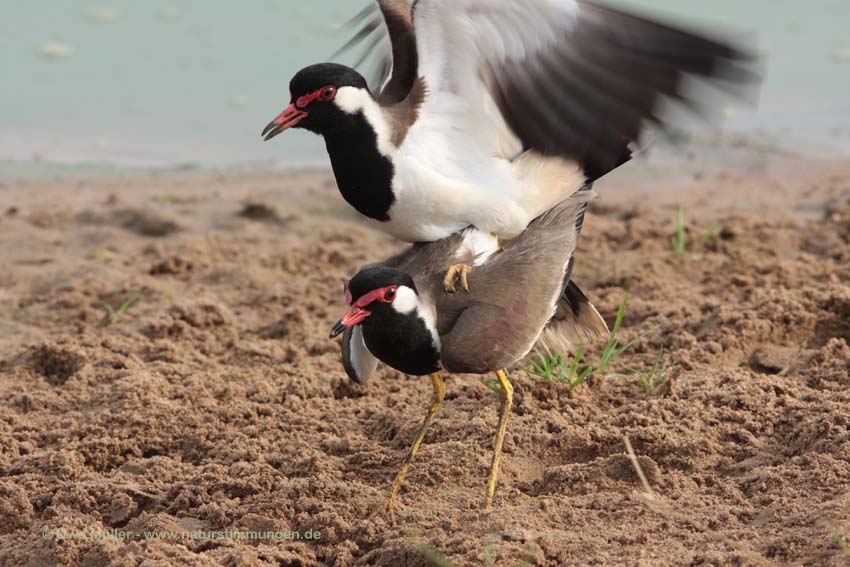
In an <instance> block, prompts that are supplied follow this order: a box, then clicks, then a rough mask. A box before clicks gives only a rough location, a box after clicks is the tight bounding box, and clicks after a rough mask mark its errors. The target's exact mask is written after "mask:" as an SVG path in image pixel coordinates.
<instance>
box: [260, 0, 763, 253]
mask: <svg viewBox="0 0 850 567" xmlns="http://www.w3.org/2000/svg"><path fill="white" fill-rule="evenodd" d="M355 22H358V23H359V25H362V29H361V30H360V32H359V33H357V35H356V36H355V37H354V38H353V39H352V41H350V42H349V44H348V45H347V46H346V47H348V48H350V47H352V46H354V45H357V44H358V43H361V42H363V41H368V42H369V43H367V54H369V53H372V52H374V51H375V50H376V49H380V48H381V46H382V45H383V44H382V43H381V39H382V38H383V37H384V36H385V35H387V34H388V35H389V38H390V45H391V52H389V51H388V53H387V56H388V57H387V59H386V60H385V63H386V64H385V65H384V66H383V68H384V69H385V70H386V72H385V79H384V80H383V81H382V83H381V84H382V87H381V88H380V89H376V90H375V91H373V90H370V88H369V86H368V82H367V80H366V79H365V78H364V77H363V76H362V75H361V74H360V73H358V72H357V71H355V70H354V69H351V68H349V67H345V66H342V65H337V64H333V63H322V64H318V65H312V66H310V67H306V68H304V69H302V70H301V71H299V72H298V73H297V74H296V75H295V77H294V78H293V79H292V81H291V83H290V94H291V101H290V102H291V104H290V105H289V107H287V108H286V110H284V111H283V112H282V113H281V114H280V115H279V116H278V117H277V118H275V119H274V120H273V121H272V122H271V123H270V124H269V125H268V126H267V127H266V128H265V130H264V131H263V135H265V136H266V139H267V140H268V139H271V138H273V137H274V136H276V135H278V134H279V133H281V132H282V131H284V130H286V129H288V128H304V129H307V130H310V131H312V132H315V133H318V134H321V135H322V136H324V138H325V143H326V145H327V150H328V154H329V155H330V158H331V163H332V165H333V170H334V174H335V176H336V181H337V185H338V186H339V189H340V191H341V193H342V195H343V197H344V198H345V200H346V201H348V203H350V204H351V205H352V206H353V207H354V208H355V209H357V210H358V211H359V212H360V213H361V214H363V215H364V216H366V217H368V218H370V219H373V220H374V221H376V222H377V223H379V225H380V226H381V228H383V230H385V231H386V232H388V233H390V234H392V235H393V236H395V237H397V238H399V239H401V240H404V241H408V242H422V241H434V240H438V239H441V238H444V237H446V236H448V235H450V234H452V233H455V232H457V231H459V230H463V229H465V228H468V227H470V226H472V227H475V228H477V229H479V230H481V231H483V232H484V233H488V234H493V235H495V236H496V237H498V238H499V239H500V240H505V239H510V238H513V237H516V236H517V235H518V234H519V233H521V232H522V231H523V229H525V227H526V226H527V225H528V223H529V222H530V221H531V219H533V218H535V217H537V216H538V215H540V214H541V213H543V212H544V211H546V210H548V209H549V208H551V207H552V206H553V205H554V204H556V203H558V202H561V201H562V200H564V199H565V198H567V197H568V196H569V195H571V194H572V193H573V192H575V191H577V190H578V189H580V188H581V187H583V186H585V185H586V184H587V182H588V181H593V180H595V179H597V178H598V177H600V176H602V175H604V174H606V173H608V172H609V171H611V170H612V169H614V168H616V167H618V166H619V165H621V164H623V163H624V162H626V161H628V160H629V159H630V158H631V149H630V148H631V147H632V144H633V143H634V142H637V141H639V139H640V138H641V134H642V133H643V131H644V129H645V127H646V126H647V124H651V123H655V124H656V125H661V126H663V125H664V123H663V122H662V117H661V116H660V113H659V109H660V105H661V103H662V102H663V101H664V100H667V99H669V100H675V101H677V102H679V103H683V104H684V105H686V106H688V107H690V108H691V109H692V110H696V111H698V110H699V108H700V104H699V101H698V100H697V99H696V98H695V96H696V94H697V91H693V92H691V90H690V89H686V88H685V87H686V84H685V79H686V77H688V76H696V77H701V78H703V79H710V80H713V81H714V82H715V84H717V85H718V86H721V87H730V88H731V87H736V86H740V85H742V84H747V83H752V82H754V81H755V80H756V76H755V75H754V73H752V72H751V67H752V63H753V62H754V58H753V56H752V55H751V54H750V53H748V52H747V51H745V50H743V49H739V48H738V47H735V46H733V45H731V44H729V43H726V42H724V41H721V40H716V39H710V38H708V37H703V36H701V35H699V34H696V33H692V32H688V31H683V30H681V29H676V28H674V27H671V26H669V25H665V24H661V23H658V22H655V21H652V20H649V19H646V18H643V17H639V16H636V15H632V14H629V13H626V12H623V11H620V10H617V9H614V8H611V7H607V6H605V5H602V4H599V3H597V2H594V1H590V0H512V1H510V2H505V1H501V0H416V1H414V2H413V3H412V4H411V3H410V2H409V1H408V0H377V1H376V2H374V3H372V4H370V5H369V6H368V7H367V8H366V9H365V10H364V11H362V12H361V13H360V15H359V16H357V17H356V18H355ZM390 69H391V72H390ZM686 91H687V92H686Z"/></svg>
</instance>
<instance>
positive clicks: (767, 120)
mask: <svg viewBox="0 0 850 567" xmlns="http://www.w3.org/2000/svg"><path fill="white" fill-rule="evenodd" d="M612 3H617V4H620V5H624V4H629V5H636V6H641V7H644V8H646V7H650V8H652V9H655V10H657V11H662V12H666V13H670V14H674V15H679V16H685V17H687V18H688V19H697V20H698V21H707V22H710V23H713V24H716V25H723V26H732V27H733V29H738V30H744V31H747V30H749V31H755V32H757V34H758V44H759V46H760V47H761V48H762V49H763V50H764V51H766V52H767V53H768V54H769V66H768V75H767V82H766V85H765V89H764V92H763V96H762V100H761V104H760V106H759V110H758V112H756V113H754V112H748V111H746V110H744V109H740V110H737V111H734V110H733V109H730V110H729V112H728V114H729V115H730V118H729V119H728V120H727V122H726V125H725V128H728V129H732V130H738V131H743V132H749V133H753V132H756V131H760V132H762V135H763V136H765V135H766V136H770V137H772V138H774V139H776V140H779V141H780V142H781V143H782V144H786V145H796V146H798V147H805V148H807V149H808V150H811V152H812V153H818V152H836V151H844V150H848V151H850V61H847V60H845V58H846V57H847V56H846V55H842V54H843V53H845V52H848V51H850V2H848V1H847V0H809V1H807V2H799V0H746V1H745V2H741V1H740V0H714V1H712V2H705V1H704V0H622V1H620V2H614V1H613V0H612ZM360 6H361V3H360V2H352V1H351V0H333V1H327V0H326V1H319V0H317V1H312V2H295V1H292V0H287V1H284V0H253V1H251V2H242V3H238V4H237V3H236V2H225V1H223V0H146V1H145V2H138V1H132V0H113V1H107V0H105V1H103V2H84V1H79V0H66V1H63V2H58V1H56V0H28V1H27V2H22V1H17V0H4V1H3V2H2V8H3V10H2V11H3V18H2V20H0V77H2V79H0V81H2V82H0V85H2V86H0V160H4V161H5V162H6V164H7V165H8V163H9V161H8V160H15V161H17V162H24V163H26V162H33V161H35V162H39V163H41V162H71V163H78V162H99V163H119V164H140V165H164V164H172V165H173V164H181V163H198V164H203V165H232V164H251V163H254V164H256V163H277V162H283V163H287V164H314V163H326V157H325V154H324V149H323V146H322V144H321V142H320V140H319V139H318V138H315V137H314V136H311V135H309V134H306V133H303V132H297V133H294V132H293V133H287V134H286V135H284V136H280V137H278V138H276V139H275V140H274V141H273V142H270V143H263V142H262V141H261V139H260V136H259V133H260V130H261V129H262V128H263V126H264V125H265V124H266V123H268V121H269V120H270V119H271V118H273V117H274V116H275V115H276V114H277V113H278V112H279V111H280V110H282V109H283V107H284V106H285V105H286V103H287V102H288V99H289V93H288V82H289V78H290V77H291V76H292V74H293V73H294V72H296V71H297V70H298V69H299V68H301V67H302V66H304V65H306V64H310V63H314V62H318V61H322V60H325V59H326V57H327V56H328V55H329V54H330V53H332V52H333V51H334V49H335V48H336V47H337V46H338V45H339V44H340V43H341V40H342V38H341V36H340V35H339V34H335V33H334V27H335V26H336V25H337V24H339V23H340V22H342V21H344V20H345V19H346V18H347V17H348V16H350V15H351V14H353V13H354V12H356V11H357V10H358V9H359V8H360ZM709 29H710V27H709Z"/></svg>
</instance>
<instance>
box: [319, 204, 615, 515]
mask: <svg viewBox="0 0 850 567" xmlns="http://www.w3.org/2000/svg"><path fill="white" fill-rule="evenodd" d="M594 195H595V194H594V193H593V192H592V191H590V190H585V191H580V192H577V193H575V194H574V195H573V196H571V197H570V198H568V199H567V200H565V201H563V202H562V203H560V204H558V205H556V206H555V207H553V208H552V209H550V210H549V211H547V212H545V213H544V214H543V215H541V216H540V217H538V218H537V219H535V220H534V221H532V222H531V223H530V225H529V226H528V227H527V229H526V230H525V231H524V232H523V233H521V235H520V236H518V237H517V238H514V239H512V240H510V241H508V242H506V243H505V244H504V246H503V247H502V248H500V249H499V250H497V251H493V252H491V253H490V254H489V255H488V256H487V257H485V258H480V257H475V256H474V255H475V246H474V245H470V242H468V240H469V239H475V238H477V235H476V231H475V230H474V229H467V230H465V231H462V232H460V233H455V234H453V235H450V236H449V237H447V238H445V239H442V240H438V241H435V242H429V243H417V244H414V245H413V246H410V247H409V248H407V249H405V250H404V251H402V252H401V253H399V254H397V255H396V256H393V257H391V258H389V259H387V260H385V261H383V262H378V263H374V264H370V265H367V266H364V267H363V268H362V269H361V270H360V271H359V272H358V273H357V274H356V275H355V276H354V277H353V278H352V279H351V280H350V281H349V282H348V284H347V285H346V302H347V303H348V305H349V308H348V311H347V312H346V313H345V314H344V315H343V316H342V317H341V318H340V319H339V321H337V323H336V324H335V325H334V326H333V328H332V329H331V332H330V337H331V338H334V337H336V336H338V335H340V334H343V338H342V359H343V366H344V368H345V370H346V372H347V374H348V375H349V377H350V378H351V379H352V380H353V381H355V382H357V383H360V384H365V383H366V381H367V380H368V378H369V377H370V376H371V375H372V374H373V373H374V372H375V371H376V369H377V368H378V365H379V363H380V362H383V363H384V364H386V365H388V366H390V367H392V368H394V369H395V370H398V371H400V372H403V373H406V374H409V375H413V376H430V377H431V382H432V387H433V390H434V392H433V397H432V401H431V405H430V407H429V409H428V411H427V414H426V417H425V420H424V421H423V423H422V425H421V427H420V429H419V431H418V433H417V435H416V438H415V440H414V442H413V445H412V446H411V448H410V450H409V452H408V454H407V456H406V458H405V460H404V462H403V464H402V467H401V470H400V471H399V473H398V474H397V476H396V478H395V481H394V482H393V485H392V488H391V490H390V494H389V496H388V498H387V500H386V503H385V510H386V511H387V512H389V514H390V516H391V517H392V519H393V521H395V514H394V508H395V501H396V497H397V495H398V491H399V489H400V487H401V485H402V482H403V480H404V477H405V475H406V474H407V472H408V470H409V468H410V466H411V464H412V462H413V459H414V457H415V456H416V452H417V451H418V449H419V446H420V445H421V443H422V440H423V439H424V437H425V433H426V431H427V429H428V427H429V426H430V425H431V423H432V421H433V419H434V416H435V415H436V413H437V412H438V411H439V409H440V407H441V406H442V403H443V399H444V395H445V392H446V388H445V383H444V381H443V378H442V374H441V373H442V372H444V371H445V372H453V373H473V374H487V373H490V372H494V373H495V375H496V378H497V379H498V381H499V384H500V390H501V406H500V409H499V422H498V427H497V430H496V436H495V441H494V449H493V460H492V463H491V466H490V473H489V476H488V481H487V491H486V497H485V502H484V505H485V507H490V506H491V505H492V502H493V497H494V493H495V488H496V479H497V476H498V470H499V462H500V457H501V451H502V443H503V439H504V435H505V431H506V427H507V419H508V414H509V412H510V407H511V404H512V399H513V387H512V385H511V382H510V379H509V377H508V375H507V373H506V370H505V369H506V368H508V367H510V366H511V365H513V364H514V363H516V362H517V361H519V360H521V359H522V358H523V357H525V356H526V355H527V354H528V353H529V352H530V351H531V349H532V348H533V347H534V346H535V345H536V344H540V346H541V348H545V349H548V350H551V349H569V348H570V347H571V346H578V344H579V343H586V342H587V341H589V340H592V339H593V338H595V337H598V336H601V335H605V334H607V332H608V327H607V325H606V323H605V320H604V319H603V318H602V316H601V315H600V314H599V312H598V311H597V309H596V308H595V307H594V306H593V304H592V303H591V302H590V301H589V300H588V298H587V297H586V296H585V295H584V293H583V292H582V291H581V290H580V289H579V288H578V287H577V286H576V285H575V283H573V282H572V281H571V271H572V266H573V253H574V251H575V248H576V244H577V241H578V236H579V232H580V230H581V224H582V218H583V215H584V213H585V210H586V208H587V204H588V202H589V201H590V200H591V199H592V198H593V197H594ZM458 261H463V262H474V263H476V266H477V267H476V269H475V271H473V272H472V273H471V274H469V275H468V277H469V278H470V279H471V280H472V282H471V283H472V284H473V285H471V288H470V292H469V293H466V294H448V293H445V292H444V290H443V288H442V286H443V284H442V280H443V276H442V274H443V272H444V271H445V270H446V268H447V266H449V265H451V264H453V263H455V262H458Z"/></svg>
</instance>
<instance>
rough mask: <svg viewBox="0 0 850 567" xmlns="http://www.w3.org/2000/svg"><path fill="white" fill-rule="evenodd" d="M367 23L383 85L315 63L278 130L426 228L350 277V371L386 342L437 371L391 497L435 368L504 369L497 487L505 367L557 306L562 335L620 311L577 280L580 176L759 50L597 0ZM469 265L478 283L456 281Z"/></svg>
mask: <svg viewBox="0 0 850 567" xmlns="http://www.w3.org/2000/svg"><path fill="white" fill-rule="evenodd" d="M353 23H354V24H355V25H359V26H361V28H360V31H359V32H358V33H356V35H355V36H354V38H353V39H352V41H350V42H349V44H348V45H347V46H346V48H352V47H355V46H357V45H358V44H363V43H364V42H365V55H367V56H368V55H370V54H377V55H379V60H380V62H381V65H380V68H381V69H382V70H383V71H384V72H383V73H382V74H381V76H380V79H381V80H380V85H381V86H380V87H379V88H375V89H372V88H370V87H369V83H368V82H367V80H366V79H365V78H364V77H363V76H362V75H361V74H360V73H359V72H357V71H355V70H354V69H352V68H349V67H346V66H343V65H338V64H334V63H321V64H318V65H312V66H309V67H306V68H304V69H302V70H301V71H299V72H298V73H297V74H296V75H295V76H294V77H293V78H292V80H291V82H290V85H289V88H290V104H289V106H288V107H287V108H286V109H285V110H284V111H283V112H282V113H280V115H279V116H277V117H276V118H275V119H274V120H272V122H271V123H269V124H268V126H266V128H265V129H264V130H263V135H264V136H265V138H266V140H268V139H271V138H273V137H275V136H277V135H278V134H280V133H281V132H283V131H284V130H287V129H289V128H303V129H306V130H309V131H311V132H314V133H317V134H320V135H322V136H323V137H324V139H325V145H326V147H327V151H328V155H329V156H330V160H331V165H332V167H333V171H334V175H335V177H336V181H337V185H338V187H339V190H340V192H341V194H342V196H343V198H344V199H345V200H346V201H347V202H348V203H349V204H351V205H352V206H353V207H354V208H355V209H356V210H357V211H358V212H359V213H360V214H361V215H363V216H364V217H366V218H368V219H370V220H371V221H372V222H373V223H375V224H376V225H377V226H378V227H379V228H381V229H382V230H384V231H386V232H388V233H389V234H391V235H393V236H395V237H397V238H399V239H401V240H404V241H407V242H412V243H420V244H415V245H414V246H413V247H412V248H411V249H409V250H408V251H406V252H404V253H402V255H400V256H398V257H396V258H394V259H392V260H390V261H388V262H386V263H384V264H383V265H381V266H373V267H370V268H366V269H364V270H363V271H361V272H360V273H359V274H358V275H357V276H356V277H355V278H354V279H352V281H351V283H350V286H349V293H350V297H349V305H350V307H351V308H350V310H349V311H348V313H347V314H346V315H345V317H343V319H342V320H341V321H340V323H339V324H338V325H337V326H336V327H335V328H334V333H338V332H340V331H342V330H343V329H345V333H346V335H345V337H344V341H343V343H344V344H343V346H344V355H345V361H346V368H347V370H348V371H349V374H351V375H352V377H353V378H355V379H360V380H362V379H365V377H366V376H367V375H368V374H370V373H371V372H372V371H374V369H375V367H376V365H377V361H378V359H380V360H383V361H384V362H386V363H387V364H389V365H390V366H392V367H394V368H396V369H398V370H401V371H402V372H407V373H410V374H415V375H425V374H430V375H431V378H432V383H433V386H434V401H433V403H432V406H431V409H430V411H429V412H428V416H427V418H426V420H425V422H424V423H423V425H422V427H421V429H420V431H419V434H418V436H417V438H416V441H415V443H414V445H413V447H412V448H411V451H410V453H409V455H408V457H407V459H406V461H405V464H404V466H403V468H402V471H401V472H400V473H399V475H398V477H397V479H396V482H395V483H394V485H393V489H392V491H391V494H390V498H389V500H388V508H389V509H390V511H392V507H393V502H394V500H395V496H396V494H397V492H398V488H399V486H400V484H401V481H402V479H403V477H404V473H405V472H406V470H407V468H408V467H409V465H410V462H411V461H412V459H413V456H414V455H415V453H416V450H417V448H418V447H419V444H420V443H421V442H422V438H423V437H424V435H425V431H426V429H427V427H428V425H429V424H430V422H431V420H432V419H433V416H434V414H435V413H436V411H437V410H438V409H439V406H440V404H441V403H442V396H443V392H444V390H445V388H444V386H443V383H442V378H441V377H440V375H439V373H438V372H439V370H440V369H445V370H449V371H460V372H479V373H483V372H490V371H495V372H496V373H497V376H498V378H499V381H500V384H501V386H502V393H503V403H502V408H501V412H500V419H499V428H498V431H497V436H496V448H495V452H494V461H493V466H492V467H491V471H490V481H489V483H488V497H487V501H488V502H490V501H491V499H492V495H493V489H494V487H495V479H496V474H497V472H498V462H499V454H500V450H501V440H502V438H503V436H504V430H505V423H506V420H507V411H508V408H509V407H510V400H511V387H510V383H509V382H508V379H507V376H506V375H505V373H504V371H503V370H502V369H503V368H504V367H505V366H508V365H510V364H511V363H513V362H515V361H516V360H518V359H519V358H521V357H522V356H524V355H525V354H526V353H527V352H528V351H529V349H531V347H532V345H533V344H534V342H535V341H536V340H537V339H538V336H539V335H540V333H541V330H542V329H544V327H546V325H547V322H548V321H550V318H552V315H553V313H554V319H552V322H550V323H549V325H548V327H547V330H546V331H545V332H544V334H546V335H547V336H548V338H549V339H552V340H555V341H558V340H559V339H560V343H561V344H560V345H559V346H561V347H568V346H569V345H570V344H574V343H575V340H574V339H575V338H576V337H579V338H580V337H582V336H584V337H587V336H592V335H594V334H598V333H599V332H602V331H603V330H604V329H605V325H604V321H602V320H601V318H600V317H599V316H598V313H596V311H595V309H593V307H592V306H591V305H590V304H589V302H588V301H587V299H586V298H585V297H584V295H583V294H582V293H581V291H580V290H579V289H578V287H576V286H575V285H574V284H572V283H571V282H570V277H571V268H572V264H571V257H572V253H573V250H574V248H575V240H576V238H577V236H578V233H579V232H580V229H581V222H582V219H583V214H584V207H585V206H586V204H585V200H586V194H587V193H588V192H586V191H585V192H581V190H582V189H586V188H589V186H590V184H591V183H592V182H593V181H595V180H596V179H598V178H600V177H601V176H603V175H605V174H606V173H608V172H610V171H612V170H613V169H615V168H617V167H618V166H620V165H622V164H623V163H625V162H627V161H629V159H631V156H632V148H633V147H634V146H635V144H637V143H639V142H640V141H641V139H642V135H643V134H644V132H645V130H646V128H647V126H648V125H655V126H660V127H664V126H665V125H666V123H665V121H664V117H663V115H662V113H661V109H662V107H663V106H664V104H665V103H666V102H669V101H674V102H676V103H678V104H680V105H684V106H685V107H687V108H689V109H691V110H694V111H696V112H699V111H701V110H702V109H703V106H702V101H700V100H699V97H698V94H699V92H698V91H694V90H692V89H690V88H689V87H690V86H691V85H690V82H689V79H690V78H691V77H697V78H700V79H704V80H709V81H713V82H714V84H715V85H717V86H719V87H721V88H723V89H726V90H735V89H737V88H738V87H740V86H742V85H746V84H749V83H753V82H755V81H756V80H757V77H756V75H755V74H754V73H753V72H752V71H751V67H752V64H753V63H754V58H753V57H752V56H751V55H750V54H749V53H747V52H746V51H744V50H742V49H739V48H737V47H735V46H732V45H730V44H728V43H725V42H723V41H721V40H716V39H711V38H708V37H704V36H701V35H699V34H697V33H693V32H688V31H684V30H681V29H677V28H675V27H672V26H669V25H665V24H661V23H658V22H655V21H652V20H649V19H646V18H643V17H639V16H636V15H632V14H629V13H626V12H623V11H620V10H617V9H614V8H611V7H608V6H605V5H603V4H599V3H597V2H595V1H591V0H512V1H500V0H415V1H413V2H412V3H411V2H409V1H408V0H376V1H375V2H372V3H370V4H369V6H367V8H366V9H364V10H363V11H362V12H361V13H360V14H359V15H358V16H357V17H356V18H355V20H354V21H353ZM385 36H388V37H389V39H390V43H389V45H390V50H389V52H388V53H384V54H383V56H382V54H381V53H380V50H381V48H382V45H383V44H382V43H381V40H382V38H383V37H385ZM582 193H584V194H582ZM559 203H560V204H559ZM552 207H555V208H554V209H552ZM546 211H550V212H546ZM541 215H542V216H541ZM532 219H538V220H536V221H534V222H532V223H531V224H530V225H529V223H530V222H531V221H532ZM564 219H568V220H567V221H565V220H564ZM527 227H528V228H527ZM524 231H525V232H524ZM458 233H461V234H460V235H459V234H458ZM471 266H474V268H475V271H473V272H471V273H470V267H471ZM443 274H446V275H445V278H443ZM456 275H457V276H459V277H460V278H461V280H462V284H463V285H464V288H467V291H469V292H470V293H468V294H460V295H454V296H452V295H448V294H445V293H442V290H441V289H440V286H441V285H442V286H443V288H445V289H447V290H451V288H452V287H453V281H454V277H455V276H456ZM467 283H469V285H466V284H467ZM558 350H563V348H559V349H558Z"/></svg>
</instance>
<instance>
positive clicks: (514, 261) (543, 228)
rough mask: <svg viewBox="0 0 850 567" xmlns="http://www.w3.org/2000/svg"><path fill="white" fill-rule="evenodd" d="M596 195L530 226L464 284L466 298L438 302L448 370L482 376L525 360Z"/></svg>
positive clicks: (557, 291)
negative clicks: (580, 219) (579, 223)
mask: <svg viewBox="0 0 850 567" xmlns="http://www.w3.org/2000/svg"><path fill="white" fill-rule="evenodd" d="M593 196H594V194H593V193H592V192H590V191H584V192H580V193H577V194H576V195H575V196H573V197H572V198H570V199H568V200H567V201H564V202H563V203H561V204H559V205H557V206H556V207H554V208H553V209H552V210H550V211H549V212H547V213H546V214H544V215H542V216H541V217H540V218H538V219H536V220H534V221H533V222H532V223H531V224H530V225H529V227H528V229H527V230H526V231H525V232H524V233H523V234H522V235H521V236H519V237H518V238H516V239H515V240H513V241H511V242H509V243H508V244H506V245H505V249H504V251H503V252H501V253H500V254H499V255H498V256H494V258H493V259H492V260H490V261H489V262H487V263H486V264H484V265H483V266H481V267H478V268H475V270H474V271H473V272H472V273H471V274H470V276H469V286H470V292H469V293H463V292H461V293H457V294H453V295H448V294H441V295H439V296H438V299H437V313H438V314H439V317H438V321H437V328H438V331H439V333H440V336H441V338H442V352H441V358H442V362H443V364H444V366H445V367H446V369H448V370H450V371H456V372H478V373H482V372H486V371H488V370H492V369H494V368H501V367H504V366H508V365H510V364H513V363H514V362H516V361H517V360H519V359H520V358H522V357H523V356H525V355H526V354H527V353H528V351H529V350H531V348H532V346H533V345H534V343H535V342H536V340H537V338H538V336H539V335H540V332H541V331H542V330H543V328H544V327H545V325H546V324H547V323H548V322H549V320H550V319H551V318H552V316H553V315H554V313H555V309H556V306H557V303H558V299H559V298H560V296H561V294H562V291H563V284H564V275H565V272H566V270H567V266H568V265H569V262H570V259H571V258H572V255H573V252H574V251H575V248H576V244H577V241H578V230H577V228H576V224H577V219H578V217H579V216H580V215H581V213H582V212H583V211H584V209H585V207H586V204H587V201H588V200H590V199H592V198H593Z"/></svg>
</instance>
